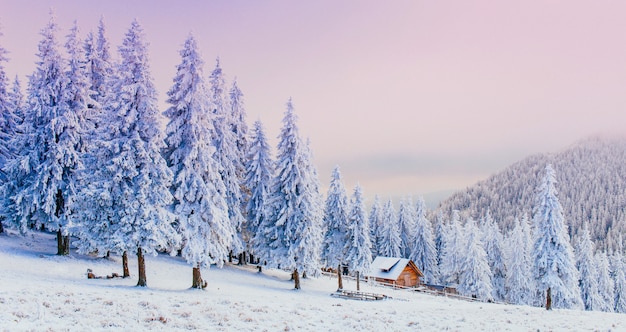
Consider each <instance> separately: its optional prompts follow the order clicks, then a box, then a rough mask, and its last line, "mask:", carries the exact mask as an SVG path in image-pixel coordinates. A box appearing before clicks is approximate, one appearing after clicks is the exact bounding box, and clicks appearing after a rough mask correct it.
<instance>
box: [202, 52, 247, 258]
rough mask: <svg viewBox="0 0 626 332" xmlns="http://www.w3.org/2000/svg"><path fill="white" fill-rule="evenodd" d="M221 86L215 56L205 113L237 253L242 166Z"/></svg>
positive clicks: (220, 77)
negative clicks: (208, 111)
mask: <svg viewBox="0 0 626 332" xmlns="http://www.w3.org/2000/svg"><path fill="white" fill-rule="evenodd" d="M225 85H226V82H225V79H224V74H223V72H222V68H221V67H220V61H219V59H217V60H216V64H215V68H214V69H213V71H212V72H211V75H210V77H209V99H210V101H211V109H212V111H211V112H210V113H209V114H210V117H211V121H212V122H213V127H214V128H215V136H214V137H213V138H212V140H213V145H214V146H215V148H216V151H215V156H216V159H217V160H218V162H219V165H220V168H219V172H220V175H221V176H222V181H223V182H224V188H225V190H226V191H225V192H223V193H222V195H223V196H224V197H225V198H226V204H227V205H228V218H229V219H230V221H231V223H233V227H235V229H236V230H237V233H236V234H235V235H234V237H233V240H232V242H231V243H232V247H231V251H232V253H233V254H239V253H241V252H243V243H242V238H241V227H242V225H243V222H244V221H245V220H244V217H243V214H242V208H243V196H242V190H241V189H242V183H243V165H240V162H241V160H242V159H241V156H240V153H239V151H238V147H237V136H236V135H235V132H234V131H233V128H234V125H233V117H232V115H231V112H230V105H229V99H228V98H227V96H226V88H225Z"/></svg>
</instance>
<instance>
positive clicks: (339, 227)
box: [322, 166, 349, 268]
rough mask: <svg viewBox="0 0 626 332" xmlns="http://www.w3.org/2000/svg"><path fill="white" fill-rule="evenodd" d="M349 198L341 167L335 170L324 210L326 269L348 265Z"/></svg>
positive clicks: (323, 251)
mask: <svg viewBox="0 0 626 332" xmlns="http://www.w3.org/2000/svg"><path fill="white" fill-rule="evenodd" d="M348 209H349V206H348V197H347V196H346V189H345V187H344V185H343V182H342V180H341V172H340V171H339V166H335V168H334V169H333V172H332V175H331V180H330V186H329V188H328V195H327V196H326V204H325V208H324V229H325V235H324V244H323V249H322V260H323V261H324V262H325V265H326V267H332V268H334V267H337V266H339V265H340V264H344V263H346V260H345V256H346V244H347V242H348V223H347V222H348V212H349V211H348Z"/></svg>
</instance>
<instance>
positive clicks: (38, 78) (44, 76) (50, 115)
mask: <svg viewBox="0 0 626 332" xmlns="http://www.w3.org/2000/svg"><path fill="white" fill-rule="evenodd" d="M56 31H57V25H56V23H55V21H54V17H53V16H51V18H50V21H49V22H48V24H47V25H46V27H44V28H43V29H42V31H41V35H42V36H43V39H42V40H41V41H40V43H39V53H38V57H39V61H38V62H37V68H36V70H35V72H34V73H33V75H32V76H31V77H30V82H29V95H28V100H29V101H28V103H29V107H28V108H29V111H28V114H27V115H26V121H25V123H27V124H28V125H26V126H24V128H23V129H21V130H24V135H25V136H23V137H24V141H23V142H22V144H21V146H20V147H19V148H20V151H19V156H17V157H16V158H15V159H14V160H13V162H11V163H10V164H8V165H7V170H8V172H7V173H9V177H10V179H9V182H11V184H9V185H8V186H9V187H10V189H8V190H7V191H5V194H8V195H9V198H8V199H9V202H8V206H7V209H8V210H9V213H8V214H9V215H11V218H12V219H13V224H18V227H19V228H20V229H21V230H25V229H26V225H25V224H26V223H28V222H32V223H33V224H34V225H35V226H43V227H45V228H47V229H49V230H52V231H56V232H57V244H58V246H57V254H59V255H68V254H69V228H70V219H69V213H70V211H69V209H68V206H69V205H70V204H71V202H72V201H73V199H74V198H75V188H76V183H75V181H76V171H77V170H78V169H79V168H80V159H79V156H78V149H79V147H78V144H79V125H80V124H79V119H78V116H77V114H76V112H75V109H74V108H72V107H70V105H69V104H68V101H69V99H68V97H71V96H72V94H71V93H69V92H68V90H67V88H68V79H67V76H66V74H65V66H64V63H63V58H62V57H61V54H60V53H59V45H58V42H57V40H56V36H55V35H56Z"/></svg>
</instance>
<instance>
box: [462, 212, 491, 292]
mask: <svg viewBox="0 0 626 332" xmlns="http://www.w3.org/2000/svg"><path fill="white" fill-rule="evenodd" d="M463 232H464V233H465V236H467V239H466V240H465V241H464V243H463V248H462V250H461V251H460V258H461V265H460V267H461V270H460V271H461V272H460V275H459V287H458V290H459V292H460V293H461V294H464V295H466V296H472V297H475V298H478V299H481V300H484V301H488V300H492V299H493V297H492V294H493V289H492V286H491V270H490V269H489V264H488V261H487V253H486V252H485V249H484V245H483V243H482V240H481V239H480V232H479V229H478V227H477V226H476V222H475V221H474V220H473V219H471V218H470V219H468V220H467V222H466V223H465V227H464V228H463Z"/></svg>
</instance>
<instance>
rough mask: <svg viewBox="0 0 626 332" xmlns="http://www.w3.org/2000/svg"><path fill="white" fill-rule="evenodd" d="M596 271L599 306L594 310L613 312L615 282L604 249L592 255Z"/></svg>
mask: <svg viewBox="0 0 626 332" xmlns="http://www.w3.org/2000/svg"><path fill="white" fill-rule="evenodd" d="M594 259H595V264H596V269H597V271H598V292H599V293H600V298H601V299H602V301H600V306H599V307H598V308H596V309H595V310H599V311H606V312H613V301H614V298H613V296H614V290H615V283H614V282H613V278H611V268H610V265H609V258H608V256H607V254H606V252H604V251H599V252H597V253H596V254H595V256H594Z"/></svg>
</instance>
